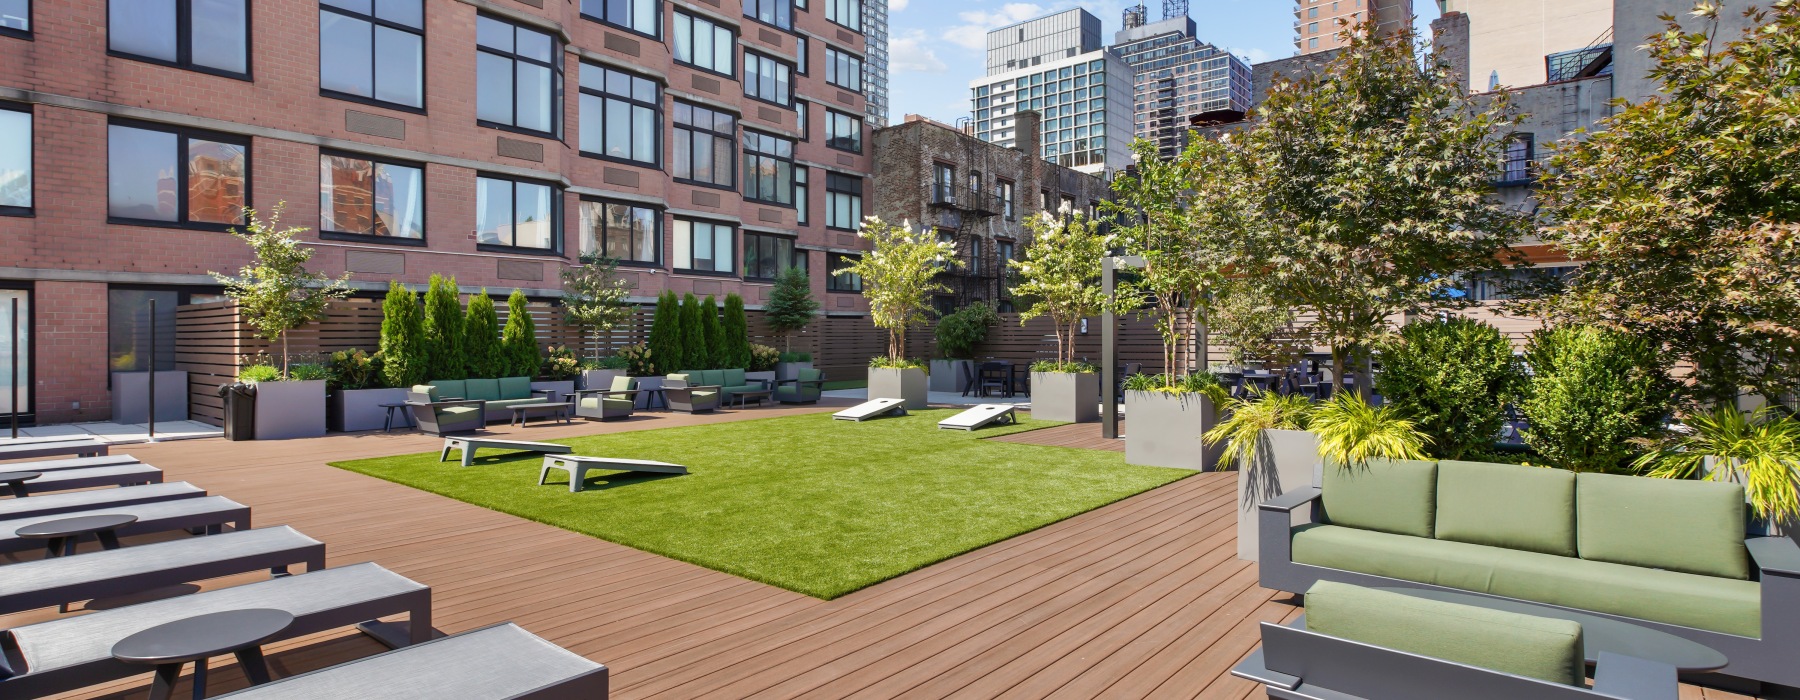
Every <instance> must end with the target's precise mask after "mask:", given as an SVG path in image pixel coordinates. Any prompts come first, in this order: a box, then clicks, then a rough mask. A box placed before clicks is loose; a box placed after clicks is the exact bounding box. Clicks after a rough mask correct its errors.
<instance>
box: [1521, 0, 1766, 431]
mask: <svg viewBox="0 0 1800 700" xmlns="http://www.w3.org/2000/svg"><path fill="white" fill-rule="evenodd" d="M1720 4H1721V3H1718V2H1704V3H1699V4H1698V5H1696V7H1695V10H1694V13H1695V14H1696V15H1697V16H1699V17H1701V18H1703V19H1705V20H1708V21H1707V22H1706V31H1699V32H1686V31H1683V30H1682V29H1681V27H1680V26H1679V25H1677V24H1676V23H1675V20H1674V18H1673V17H1670V16H1667V15H1664V17H1663V18H1664V19H1665V20H1666V21H1668V23H1669V28H1668V30H1667V31H1665V32H1663V33H1661V34H1659V35H1656V36H1653V37H1651V38H1650V41H1649V44H1648V47H1647V48H1648V50H1649V52H1650V54H1651V56H1652V57H1654V58H1655V59H1656V61H1657V65H1656V67H1655V68H1653V69H1651V71H1650V77H1651V78H1653V79H1655V80H1657V81H1659V82H1660V83H1661V87H1662V90H1663V92H1664V93H1666V96H1656V97H1651V98H1648V99H1645V100H1642V101H1640V102H1638V103H1636V104H1632V105H1629V106H1626V107H1624V108H1623V109H1622V110H1620V111H1619V112H1618V113H1617V114H1614V115H1613V116H1611V117H1609V118H1607V119H1606V120H1604V121H1602V122H1601V123H1600V124H1599V125H1598V126H1597V127H1596V130H1595V133H1593V134H1591V135H1588V134H1584V135H1580V136H1577V137H1571V138H1569V139H1566V140H1564V141H1563V142H1561V143H1559V144H1558V145H1557V147H1556V154H1555V155H1554V156H1553V157H1552V158H1550V160H1549V167H1548V168H1547V174H1546V176H1545V177H1544V179H1543V185H1544V187H1543V190H1542V193H1541V196H1542V198H1543V204H1544V209H1545V211H1546V213H1547V214H1549V215H1550V216H1551V217H1552V218H1553V219H1554V220H1555V221H1556V222H1557V223H1556V225H1554V226H1553V227H1551V228H1550V229H1549V230H1548V231H1546V235H1545V239H1546V241H1548V242H1550V243H1553V244H1555V245H1557V246H1559V247H1561V248H1562V249H1563V250H1564V251H1567V252H1568V254H1569V255H1570V256H1571V257H1573V258H1575V259H1578V260H1582V261H1583V264H1582V266H1581V267H1580V268H1579V269H1578V271H1577V272H1576V273H1575V274H1574V276H1573V278H1572V279H1571V280H1569V294H1568V295H1567V296H1564V297H1560V298H1554V299H1552V301H1553V302H1554V303H1553V304H1551V305H1550V306H1554V307H1555V308H1554V310H1555V311H1556V312H1557V313H1558V314H1559V315H1561V316H1562V317H1564V318H1565V319H1568V320H1571V321H1577V322H1595V323H1601V324H1604V325H1607V326H1611V327H1614V328H1619V329H1622V330H1626V331H1629V332H1632V333H1634V334H1640V335H1649V336H1650V337H1654V338H1656V339H1657V340H1658V341H1659V342H1662V343H1665V344H1666V345H1667V347H1668V348H1669V349H1670V350H1671V351H1672V352H1673V353H1675V355H1676V356H1677V357H1678V358H1679V359H1681V360H1684V361H1686V362H1688V363H1691V364H1692V365H1693V366H1694V370H1695V372H1694V377H1693V379H1694V386H1693V388H1694V390H1695V393H1696V395H1697V396H1698V397H1699V398H1701V399H1704V400H1709V401H1725V400H1729V399H1733V398H1735V397H1736V396H1737V395H1738V394H1739V392H1740V391H1741V389H1742V388H1750V389H1752V390H1754V391H1755V393H1757V394H1760V395H1761V396H1763V397H1764V398H1766V399H1768V400H1769V401H1772V402H1786V409H1787V410H1789V411H1793V410H1794V409H1796V408H1797V406H1796V405H1795V403H1794V402H1795V401H1796V396H1795V393H1794V389H1795V387H1796V386H1800V98H1796V95H1800V71H1796V70H1795V69H1794V65H1795V57H1796V56H1797V55H1800V3H1795V2H1793V1H1792V0H1778V1H1777V2H1774V3H1773V4H1772V6H1771V7H1770V8H1769V9H1768V10H1767V11H1766V12H1757V11H1755V10H1754V8H1752V12H1753V13H1755V14H1753V17H1752V19H1753V21H1752V22H1751V24H1752V25H1754V26H1753V28H1751V29H1746V30H1745V33H1744V35H1743V36H1742V37H1740V38H1738V39H1737V40H1735V41H1731V42H1729V43H1725V44H1723V45H1721V44H1720V43H1719V42H1720V40H1721V39H1722V38H1721V37H1719V36H1717V34H1718V33H1719V30H1718V27H1717V22H1718V16H1719V12H1720V11H1721V10H1720V7H1719V6H1720ZM1538 310H1540V311H1541V310H1542V309H1538Z"/></svg>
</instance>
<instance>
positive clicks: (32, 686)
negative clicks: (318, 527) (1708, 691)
mask: <svg viewBox="0 0 1800 700" xmlns="http://www.w3.org/2000/svg"><path fill="white" fill-rule="evenodd" d="M245 608H274V609H277V610H284V611H287V612H288V613H290V614H292V615H293V616H294V623H293V624H292V625H289V626H288V628H287V629H286V630H283V631H282V632H281V634H280V635H278V636H276V637H275V638H274V639H272V640H270V641H280V640H283V639H292V638H294V637H300V636H303V635H308V634H314V633H317V632H322V631H325V630H330V629H336V628H339V627H347V626H350V625H357V627H358V628H359V629H361V630H362V631H363V632H364V633H367V634H368V635H369V636H371V637H374V638H375V639H376V640H378V641H380V642H381V643H383V644H385V645H387V646H389V647H397V646H402V645H406V644H416V643H419V642H423V641H425V640H427V639H430V638H431V635H432V630H431V588H430V587H428V586H425V585H424V584H420V583H417V582H414V581H412V580H410V579H407V578H406V577H404V576H401V575H399V574H396V573H394V572H392V571H388V570H387V569H384V568H381V567H380V566H379V565H376V564H373V563H364V564H352V565H349V566H340V567H337V568H333V569H324V570H321V571H312V572H308V573H304V574H297V575H294V576H284V577H282V578H277V579H271V580H268V581H258V582H256V583H250V584H245V585H242V586H232V587H230V588H221V589H218V590H212V591H206V592H203V593H196V594H193V595H189V596H181V597H178V598H166V599H162V600H156V601H151V602H147V603H138V604H136V605H127V606H124V607H119V608H113V609H110V610H97V611H93V612H90V613H87V614H85V615H78V616H71V617H64V618H59V619H56V620H50V621H48V622H41V623H38V624H34V625H26V626H23V627H15V628H13V629H10V630H6V631H4V632H0V653H3V654H4V656H3V657H0V658H3V659H4V664H3V666H4V667H3V668H0V695H4V696H6V697H43V696H46V695H50V694H53V693H60V692H66V691H70V690H75V689H79V688H83V687H86V686H90V685H94V684H97V683H103V682H106V681H110V680H114V679H118V678H127V677H131V676H135V675H140V674H147V673H149V669H148V668H146V667H144V666H140V665H134V664H126V663H123V662H120V661H118V660H116V659H114V658H113V655H112V646H113V644H114V643H116V642H118V641H119V640H121V639H124V638H125V637H128V636H131V635H132V634H136V633H137V632H140V631H143V630H145V629H149V628H151V627H155V626H157V625H160V624H163V623H166V622H172V621H175V620H180V619H183V618H188V617H194V616H196V615H204V614H207V613H213V612H220V611H225V610H241V609H245ZM401 614H404V615H406V616H407V623H406V625H407V627H408V628H409V629H407V630H405V631H404V632H402V631H401V630H400V629H399V626H398V625H395V624H392V623H383V622H375V621H374V620H375V618H378V617H385V616H391V615H401ZM367 690H368V689H367V688H365V689H364V691H365V692H350V693H345V694H342V695H336V696H321V697H345V698H349V697H368V693H367V692H366V691H367ZM456 696H458V694H457V693H448V694H445V695H443V696H442V697H446V698H447V697H456Z"/></svg>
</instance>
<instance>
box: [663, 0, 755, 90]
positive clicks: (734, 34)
mask: <svg viewBox="0 0 1800 700" xmlns="http://www.w3.org/2000/svg"><path fill="white" fill-rule="evenodd" d="M675 14H676V15H680V16H682V17H686V18H688V50H689V51H692V50H693V48H694V47H695V43H694V35H693V34H694V24H693V23H694V22H705V23H707V24H708V25H711V26H712V27H713V28H714V29H715V30H717V29H723V30H725V33H726V34H730V35H731V65H730V66H727V68H729V69H730V70H731V72H729V73H726V72H721V71H719V69H718V68H716V67H707V66H703V65H700V64H698V63H693V62H690V61H683V60H681V58H680V57H679V56H676V55H675V37H674V34H675V29H674V28H673V27H671V28H670V29H669V31H668V34H670V36H669V40H668V41H669V58H670V60H671V61H673V62H674V63H675V65H678V66H685V67H688V68H692V69H694V70H697V71H700V72H702V73H711V74H713V75H717V76H720V77H722V78H726V79H728V80H732V81H736V80H737V79H738V76H737V73H738V67H737V63H738V57H737V54H738V50H737V40H738V28H737V27H733V26H730V25H727V24H723V23H721V22H718V21H716V20H714V19H713V18H711V17H707V16H706V15H697V14H694V13H692V12H683V11H681V10H679V9H677V10H675ZM671 24H673V22H671ZM715 41H716V40H715ZM714 57H715V58H716V57H717V54H716V53H715V54H714Z"/></svg>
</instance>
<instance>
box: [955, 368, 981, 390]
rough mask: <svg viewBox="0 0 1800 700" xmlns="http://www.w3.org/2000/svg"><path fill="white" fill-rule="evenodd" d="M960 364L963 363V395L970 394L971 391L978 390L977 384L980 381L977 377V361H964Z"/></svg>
mask: <svg viewBox="0 0 1800 700" xmlns="http://www.w3.org/2000/svg"><path fill="white" fill-rule="evenodd" d="M959 364H961V365H962V385H963V388H962V395H963V396H968V395H969V392H972V391H976V385H977V384H978V383H979V380H977V379H976V377H975V363H973V362H962V363H959Z"/></svg>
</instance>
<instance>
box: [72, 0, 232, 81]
mask: <svg viewBox="0 0 1800 700" xmlns="http://www.w3.org/2000/svg"><path fill="white" fill-rule="evenodd" d="M106 41H107V44H106V49H107V53H110V54H113V55H116V56H127V57H130V58H136V59H142V60H146V61H151V62H155V63H161V64H164V65H169V66H175V67H177V68H186V69H188V70H196V71H201V72H203V73H212V74H215V75H223V76H228V77H232V78H242V79H246V80H247V79H249V77H250V4H249V0H129V1H126V0H115V1H113V2H108V3H107V7H106Z"/></svg>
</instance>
